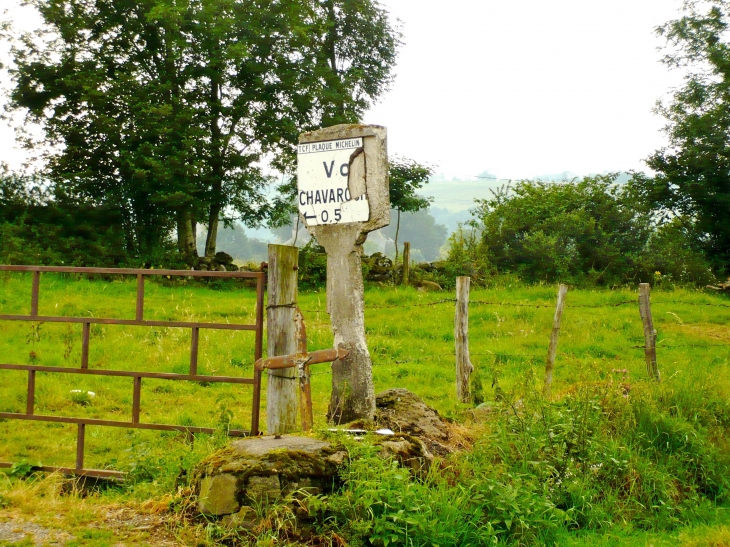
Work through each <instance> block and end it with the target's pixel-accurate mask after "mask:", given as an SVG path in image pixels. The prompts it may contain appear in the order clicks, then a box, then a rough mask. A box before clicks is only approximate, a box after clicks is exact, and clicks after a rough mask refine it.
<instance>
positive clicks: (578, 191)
mask: <svg viewBox="0 0 730 547" xmlns="http://www.w3.org/2000/svg"><path fill="white" fill-rule="evenodd" d="M616 177H617V174H610V175H597V176H594V177H585V178H584V179H582V180H580V181H576V182H566V183H562V184H553V183H544V182H540V181H536V182H531V181H522V182H519V183H517V184H516V185H514V186H511V187H502V188H501V189H499V190H498V191H495V192H494V196H493V198H492V199H488V200H487V199H484V200H476V201H477V205H478V207H477V208H476V209H475V211H474V215H475V217H476V221H475V222H473V223H472V225H473V226H474V227H475V228H476V229H477V230H478V233H479V237H480V241H479V243H478V244H476V243H475V242H474V240H473V237H474V236H472V239H465V238H459V239H454V240H453V241H452V245H451V246H452V250H451V252H450V255H451V256H453V259H452V258H451V256H450V259H449V261H450V262H454V263H455V264H459V263H460V261H461V264H464V258H465V257H469V256H472V257H473V259H472V260H469V261H467V263H472V264H477V263H478V261H481V263H488V264H491V265H492V266H493V267H494V268H495V269H496V270H497V271H498V272H500V273H514V274H517V275H518V276H519V277H520V278H522V279H525V280H528V281H531V282H535V281H550V282H552V281H562V282H572V283H577V284H589V285H622V284H625V283H628V282H630V281H637V280H640V281H651V280H653V278H654V272H657V271H658V272H660V273H661V275H663V276H669V277H666V278H671V279H674V280H675V281H683V282H694V283H706V282H708V281H709V280H711V279H712V277H713V276H712V272H711V271H710V270H709V267H708V264H707V262H706V261H705V260H704V258H703V256H702V253H701V251H700V250H699V249H698V248H697V246H696V245H693V243H692V238H691V237H690V236H689V234H688V233H687V230H686V229H685V228H684V227H683V226H684V225H683V224H682V223H681V222H680V221H679V220H676V221H675V222H672V223H669V224H666V225H664V226H660V227H657V226H656V225H655V223H654V215H653V211H652V210H651V209H649V208H643V207H641V206H639V205H637V192H636V186H635V185H633V184H628V185H618V184H615V179H616ZM461 269H462V270H463V269H465V268H464V266H462V267H461ZM478 282H479V279H477V283H478Z"/></svg>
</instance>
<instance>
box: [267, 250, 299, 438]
mask: <svg viewBox="0 0 730 547" xmlns="http://www.w3.org/2000/svg"><path fill="white" fill-rule="evenodd" d="M298 260H299V249H297V248H296V247H291V246H288V245H269V274H268V304H267V306H266V323H267V325H266V326H267V354H268V356H269V357H274V356H277V355H289V354H292V353H296V351H297V329H296V326H297V325H296V312H297V269H298V265H297V263H298ZM296 377H297V368H296V367H293V368H285V369H276V370H269V371H268V383H267V389H266V429H267V433H268V434H269V435H280V434H282V433H290V432H292V431H296V430H297V380H296Z"/></svg>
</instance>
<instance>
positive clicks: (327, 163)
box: [297, 137, 370, 226]
mask: <svg viewBox="0 0 730 547" xmlns="http://www.w3.org/2000/svg"><path fill="white" fill-rule="evenodd" d="M362 141H363V139H362V137H353V138H350V139H340V140H334V141H322V142H311V143H307V144H300V145H299V146H298V149H297V179H298V182H299V192H298V194H297V201H298V202H299V212H300V213H301V215H302V216H303V217H304V221H305V222H306V224H307V225H308V226H319V225H322V224H345V223H348V222H366V221H367V220H368V219H369V217H370V208H369V205H368V201H367V196H366V195H365V194H362V195H359V196H358V195H355V196H353V195H352V192H354V191H355V190H352V192H351V189H352V188H364V184H363V183H362V182H360V183H359V184H357V183H356V184H354V185H353V184H348V183H349V181H350V179H351V178H353V177H358V178H362V179H363V180H364V177H365V155H364V154H363V142H362Z"/></svg>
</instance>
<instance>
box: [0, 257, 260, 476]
mask: <svg viewBox="0 0 730 547" xmlns="http://www.w3.org/2000/svg"><path fill="white" fill-rule="evenodd" d="M0 271H6V272H30V273H32V275H33V279H32V289H31V302H30V314H29V315H2V314H0V320H3V321H30V322H49V323H76V324H81V325H82V345H81V363H80V364H79V366H78V367H74V368H67V367H56V366H41V365H35V364H33V365H20V364H9V363H0V370H15V371H27V373H28V390H27V396H26V410H25V413H15V412H0V418H5V419H9V420H25V421H36V422H56V423H66V424H76V425H77V427H78V432H77V440H76V465H75V467H51V466H44V467H41V468H40V469H41V470H42V471H59V472H61V473H68V474H76V475H85V476H93V477H121V476H123V475H124V473H122V472H119V471H112V470H105V469H86V468H85V467H84V444H85V436H86V426H89V425H91V426H106V427H118V428H128V429H147V430H159V431H180V432H184V433H186V434H188V435H192V434H194V433H213V432H214V431H215V430H214V429H213V428H206V427H192V426H183V425H168V424H155V423H142V422H140V401H141V392H142V378H153V379H162V380H178V381H179V380H184V381H189V382H224V383H231V384H249V385H252V386H253V404H252V409H251V429H250V430H249V431H244V430H230V431H229V432H228V434H229V435H230V436H236V437H241V436H246V435H258V433H259V407H260V403H261V371H260V370H259V369H257V368H254V373H253V377H252V378H242V377H234V376H210V375H200V374H198V337H199V332H200V329H219V330H235V331H254V332H255V337H256V341H255V350H254V352H255V355H254V361H257V360H258V359H261V357H262V348H263V346H262V343H263V324H264V311H263V310H264V283H265V274H263V273H259V272H203V271H193V270H138V269H121V268H72V267H49V266H0ZM43 272H53V273H68V274H87V275H89V274H99V275H115V276H116V275H125V276H126V275H133V276H136V278H137V302H136V313H135V318H134V319H111V318H104V317H64V316H48V315H40V314H39V312H38V295H39V292H40V280H41V273H43ZM148 276H169V277H196V278H197V277H209V278H253V279H255V280H256V311H255V314H256V323H255V324H253V325H250V324H230V323H206V322H197V321H192V322H190V321H149V320H145V319H144V283H145V277H148ZM92 324H103V325H133V326H140V327H181V328H189V329H191V344H190V368H189V371H188V374H175V373H157V372H135V371H124V370H99V369H93V368H89V338H90V336H89V335H90V328H91V325H92ZM38 372H47V373H62V374H80V375H92V376H114V377H126V378H131V379H132V381H133V385H132V419H131V421H129V422H124V421H112V420H99V419H91V418H73V417H65V416H49V415H41V414H36V412H35V383H36V374H37V373H38ZM11 466H12V464H11V463H8V462H0V468H2V467H4V468H9V467H11Z"/></svg>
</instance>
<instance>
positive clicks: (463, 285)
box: [454, 277, 474, 403]
mask: <svg viewBox="0 0 730 547" xmlns="http://www.w3.org/2000/svg"><path fill="white" fill-rule="evenodd" d="M470 282H471V278H469V277H457V278H456V313H455V316H454V344H455V346H456V398H457V399H458V400H459V401H460V402H462V403H468V402H471V389H470V385H469V380H470V378H471V373H472V371H473V370H474V366H473V365H472V364H471V360H470V359H469V284H470Z"/></svg>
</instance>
